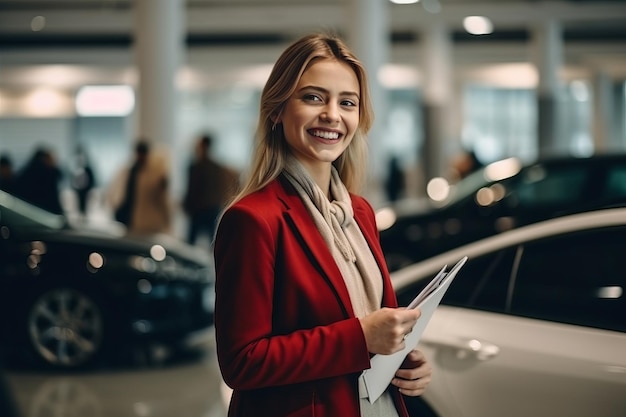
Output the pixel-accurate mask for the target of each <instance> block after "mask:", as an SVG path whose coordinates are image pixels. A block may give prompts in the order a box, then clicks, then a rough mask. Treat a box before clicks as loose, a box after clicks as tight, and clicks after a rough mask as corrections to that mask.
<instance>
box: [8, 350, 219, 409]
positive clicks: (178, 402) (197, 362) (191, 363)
mask: <svg viewBox="0 0 626 417" xmlns="http://www.w3.org/2000/svg"><path fill="white" fill-rule="evenodd" d="M157 356H158V355H157ZM5 373H6V377H7V380H8V383H9V387H10V389H11V390H12V392H13V396H14V398H15V401H16V403H17V406H18V409H19V412H20V416H19V417H224V416H226V408H225V406H224V400H223V398H225V397H226V396H227V395H229V393H228V390H227V389H225V386H224V384H222V382H221V378H220V376H219V370H218V367H217V362H216V356H215V349H214V346H213V345H212V344H208V345H206V346H202V347H201V349H199V350H198V351H197V352H196V353H195V354H193V355H185V357H178V358H174V359H172V358H168V359H164V360H156V361H154V360H153V361H148V360H146V358H145V355H143V356H142V355H137V357H136V358H135V359H133V360H131V361H128V362H127V363H124V364H116V365H115V366H107V367H103V369H95V370H91V371H88V372H87V371H83V372H72V373H58V372H48V371H40V370H39V371H38V370H24V369H14V368H13V367H10V366H9V367H8V370H6V372H5Z"/></svg>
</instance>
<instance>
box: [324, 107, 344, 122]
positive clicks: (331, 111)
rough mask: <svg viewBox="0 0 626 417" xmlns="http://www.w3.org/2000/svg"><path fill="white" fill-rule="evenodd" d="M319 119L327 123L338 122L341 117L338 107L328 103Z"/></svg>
mask: <svg viewBox="0 0 626 417" xmlns="http://www.w3.org/2000/svg"><path fill="white" fill-rule="evenodd" d="M321 118H322V120H324V121H325V122H328V123H335V122H338V121H339V119H340V118H341V115H340V113H339V106H338V105H337V104H335V103H328V104H327V105H326V106H325V107H324V111H323V112H322V114H321Z"/></svg>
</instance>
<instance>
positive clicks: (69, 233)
mask: <svg viewBox="0 0 626 417" xmlns="http://www.w3.org/2000/svg"><path fill="white" fill-rule="evenodd" d="M20 238H21V239H25V240H43V241H45V242H48V243H59V244H69V245H80V246H83V247H84V246H93V247H94V249H96V248H100V249H111V250H115V251H121V252H129V253H132V254H138V253H142V254H145V255H148V254H149V253H150V249H151V248H152V247H153V246H154V245H161V246H162V247H163V248H165V250H166V252H167V254H168V255H171V256H174V257H176V258H179V259H183V260H186V261H188V262H195V263H199V264H203V265H208V264H209V263H210V259H209V256H208V254H207V253H206V252H205V251H202V250H200V249H199V248H196V247H193V246H190V245H188V244H186V243H185V242H182V241H180V240H178V239H175V238H173V237H171V236H167V235H150V236H141V237H139V236H132V235H120V234H116V233H113V232H106V231H103V230H99V229H89V228H78V227H71V226H68V227H66V228H63V229H43V228H42V229H37V230H28V229H26V230H24V229H22V230H20Z"/></svg>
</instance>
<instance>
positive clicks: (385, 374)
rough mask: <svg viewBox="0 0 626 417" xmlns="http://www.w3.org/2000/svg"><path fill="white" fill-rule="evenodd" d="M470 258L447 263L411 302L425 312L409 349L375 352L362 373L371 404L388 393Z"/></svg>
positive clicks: (411, 335)
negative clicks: (448, 265) (384, 393)
mask: <svg viewBox="0 0 626 417" xmlns="http://www.w3.org/2000/svg"><path fill="white" fill-rule="evenodd" d="M466 261H467V256H465V257H463V258H462V259H461V260H459V261H458V262H457V263H456V264H455V265H454V266H453V267H452V268H451V269H450V270H449V271H447V272H446V268H447V265H444V266H443V268H441V270H440V271H439V273H438V274H437V275H435V277H434V278H433V279H432V280H431V281H430V282H429V283H428V285H426V287H424V289H423V290H422V291H420V293H419V294H418V295H417V296H416V297H415V298H414V299H413V301H411V303H409V305H408V306H407V308H419V309H420V310H421V312H422V315H421V316H420V318H419V319H418V320H417V322H416V323H415V326H413V331H411V333H409V334H408V335H407V336H406V339H405V348H404V349H402V350H401V351H398V352H396V353H393V354H391V355H374V356H373V357H372V359H371V360H370V364H371V367H370V369H366V370H365V371H363V375H362V376H363V381H364V383H365V388H366V389H367V395H368V399H369V401H370V403H373V402H374V401H376V400H377V399H378V397H380V396H381V395H382V393H383V392H385V390H386V389H387V387H388V386H389V383H390V382H391V380H392V379H393V377H394V375H395V374H396V371H397V370H398V369H399V368H400V365H402V362H403V361H404V358H405V357H406V355H408V354H409V352H411V350H413V349H414V348H415V346H417V344H418V343H419V341H420V338H421V337H422V334H423V333H424V330H425V329H426V326H427V325H428V322H429V321H430V319H431V317H432V315H433V313H434V312H435V309H436V308H437V306H438V305H439V303H440V302H441V299H442V298H443V296H444V294H445V293H446V291H447V290H448V287H449V286H450V283H451V282H452V280H453V279H454V277H455V276H456V274H457V273H458V272H459V270H460V269H461V268H462V267H463V265H465V262H466Z"/></svg>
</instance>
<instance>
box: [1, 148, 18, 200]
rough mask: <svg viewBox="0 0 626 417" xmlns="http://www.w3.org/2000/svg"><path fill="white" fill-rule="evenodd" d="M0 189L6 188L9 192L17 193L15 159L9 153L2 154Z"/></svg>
mask: <svg viewBox="0 0 626 417" xmlns="http://www.w3.org/2000/svg"><path fill="white" fill-rule="evenodd" d="M0 190H4V191H6V192H7V193H9V194H15V192H16V179H15V172H14V170H13V161H12V160H11V157H10V156H9V155H7V154H2V155H0Z"/></svg>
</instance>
